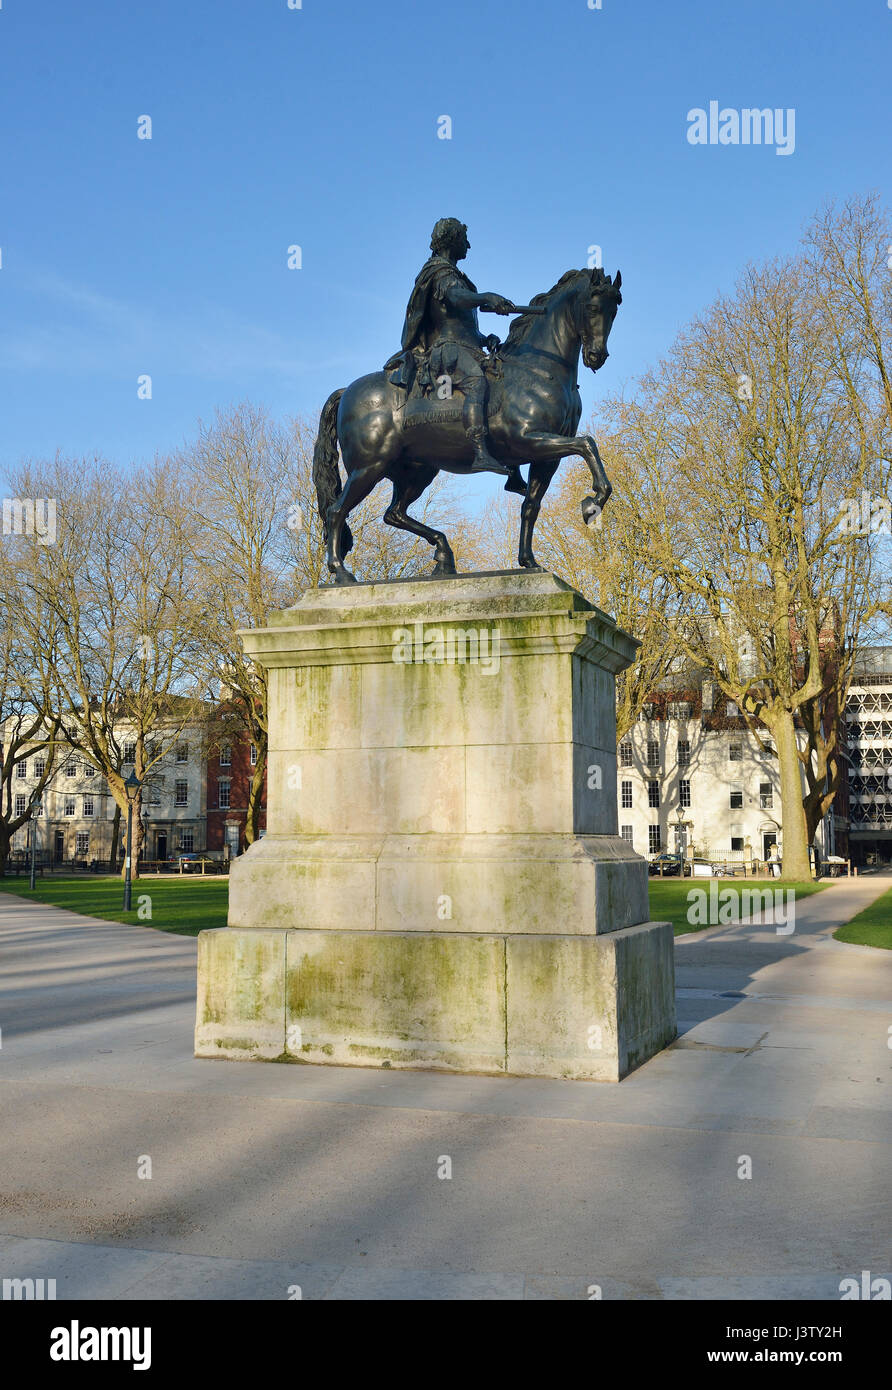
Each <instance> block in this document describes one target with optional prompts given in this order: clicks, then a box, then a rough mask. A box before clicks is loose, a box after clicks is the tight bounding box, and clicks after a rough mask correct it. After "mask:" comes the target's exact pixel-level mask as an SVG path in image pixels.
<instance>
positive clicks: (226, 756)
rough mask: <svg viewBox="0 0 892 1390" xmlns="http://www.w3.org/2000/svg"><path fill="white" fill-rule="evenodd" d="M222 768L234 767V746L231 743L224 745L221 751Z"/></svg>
mask: <svg viewBox="0 0 892 1390" xmlns="http://www.w3.org/2000/svg"><path fill="white" fill-rule="evenodd" d="M220 766H221V767H232V745H231V744H229V743H224V745H223V747H222V748H221V749H220Z"/></svg>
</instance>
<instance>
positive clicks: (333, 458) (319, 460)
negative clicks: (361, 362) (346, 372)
mask: <svg viewBox="0 0 892 1390" xmlns="http://www.w3.org/2000/svg"><path fill="white" fill-rule="evenodd" d="M345 389H346V388H345V387H343V386H342V387H341V388H340V390H338V391H332V393H331V395H330V396H329V398H328V400H327V401H326V402H325V405H324V406H323V407H322V414H321V416H320V417H319V433H318V434H317V435H316V447H315V448H314V450H313V483H314V485H315V488H316V500H317V503H318V506H319V515H320V516H321V518H322V526H323V529H324V531H325V539H326V541H328V509H329V507H331V506H332V505H333V503H335V502H337V500H338V498H339V497H340V495H341V491H342V489H341V472H340V469H339V468H338V405H339V404H340V400H341V397H342V396H343V394H344V391H345ZM352 549H353V534H352V532H351V530H350V527H349V526H347V525H346V524H345V526H344V554H345V555H346V554H347V553H348V551H350V550H352Z"/></svg>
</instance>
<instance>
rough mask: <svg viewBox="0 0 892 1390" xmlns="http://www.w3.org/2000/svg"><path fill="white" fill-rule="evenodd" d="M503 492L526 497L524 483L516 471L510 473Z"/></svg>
mask: <svg viewBox="0 0 892 1390" xmlns="http://www.w3.org/2000/svg"><path fill="white" fill-rule="evenodd" d="M505 491H506V492H516V493H517V494H518V496H520V497H526V495H527V485H526V483H525V482H524V480H523V477H522V475H521V474H520V473H518V472H517V470H516V469H515V470H514V471H513V472H512V473H511V475H510V477H509V478H508V481H507V483H506V484H505Z"/></svg>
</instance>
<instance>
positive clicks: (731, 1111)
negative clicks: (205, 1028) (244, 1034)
mask: <svg viewBox="0 0 892 1390" xmlns="http://www.w3.org/2000/svg"><path fill="white" fill-rule="evenodd" d="M890 883H892V878H890V877H888V876H886V877H885V878H884V877H883V876H881V875H876V876H871V877H870V878H866V877H865V878H864V879H860V880H854V881H852V882H851V883H842V884H834V885H833V886H832V887H830V888H829V889H827V890H826V891H825V892H824V893H821V894H816V895H814V896H813V897H811V898H809V899H807V900H805V901H804V902H803V903H802V904H801V906H800V910H799V912H798V914H797V920H796V932H795V934H794V937H793V938H789V937H777V936H776V935H775V934H773V933H772V932H771V931H767V930H765V929H764V924H762V923H756V924H753V930H752V931H751V932H750V929H749V928H748V927H747V926H746V925H745V924H735V925H734V927H733V928H714V929H711V930H709V931H708V932H706V933H703V934H699V935H691V936H686V937H683V938H679V939H678V942H677V956H676V961H677V975H678V984H679V990H678V1006H679V1012H680V1017H681V1018H682V1019H683V1025H682V1029H681V1031H680V1036H679V1039H678V1041H677V1042H676V1044H675V1045H674V1046H672V1047H671V1048H668V1049H667V1050H665V1051H664V1052H662V1053H660V1054H659V1055H658V1056H657V1057H655V1058H653V1059H652V1060H651V1061H650V1062H648V1063H647V1064H646V1065H645V1066H644V1067H642V1068H641V1069H640V1070H639V1071H637V1072H635V1073H633V1074H632V1075H631V1076H629V1077H628V1078H627V1079H626V1080H625V1081H623V1082H622V1083H621V1084H620V1085H618V1086H617V1085H609V1084H605V1083H586V1082H562V1081H550V1080H538V1079H535V1078H494V1077H484V1076H449V1075H443V1074H438V1073H424V1072H413V1073H397V1072H386V1071H380V1072H379V1071H376V1070H366V1069H358V1068H349V1067H318V1068H317V1067H310V1066H300V1065H275V1064H271V1065H263V1064H256V1063H240V1062H221V1061H213V1062H212V1061H198V1060H196V1059H195V1058H194V1057H193V1056H192V1027H193V1021H194V997H195V941H194V939H192V938H185V937H182V938H180V937H172V936H168V935H166V934H164V933H159V932H157V931H155V930H153V929H152V928H150V927H128V926H121V925H118V924H114V923H104V922H99V921H95V920H93V919H89V918H83V917H77V916H74V915H73V914H70V913H66V912H64V911H63V910H61V909H55V908H44V907H40V906H38V905H35V904H30V903H26V902H24V901H22V900H20V899H16V898H14V897H8V896H6V895H4V896H3V897H2V898H0V963H2V972H3V973H2V987H0V1028H2V1048H0V1102H2V1104H3V1114H4V1124H3V1126H2V1128H0V1275H2V1276H3V1277H10V1278H14V1277H18V1278H24V1277H34V1278H38V1277H44V1278H49V1277H52V1278H56V1279H57V1290H58V1293H57V1296H58V1297H66V1298H68V1297H83V1298H100V1297H114V1298H126V1299H136V1298H159V1299H164V1298H177V1299H180V1298H183V1299H197V1298H202V1299H205V1298H207V1299H220V1300H240V1299H275V1298H287V1297H291V1296H293V1295H290V1294H289V1293H288V1290H289V1288H292V1287H293V1286H300V1288H301V1293H302V1296H303V1297H304V1298H326V1299H339V1298H343V1299H347V1300H354V1299H366V1298H368V1299H377V1300H392V1299H407V1300H410V1299H411V1300H415V1299H430V1298H436V1299H472V1300H477V1299H480V1300H504V1299H517V1298H524V1299H527V1298H529V1299H542V1298H553V1299H560V1300H566V1299H578V1298H586V1299H591V1298H593V1297H594V1296H595V1295H593V1294H592V1292H590V1290H591V1289H592V1288H594V1287H596V1286H597V1288H599V1289H600V1292H601V1297H602V1298H604V1299H610V1298H624V1299H662V1298H669V1299H699V1298H732V1297H734V1298H737V1297H740V1298H747V1299H754V1300H758V1299H775V1298H793V1297H817V1298H822V1299H833V1298H838V1297H839V1293H838V1286H839V1282H840V1280H841V1279H842V1278H845V1277H849V1276H851V1275H860V1271H861V1270H862V1269H870V1270H871V1271H872V1273H873V1274H874V1275H875V1276H876V1275H885V1276H887V1277H888V1273H889V1266H890V1257H889V1246H888V1234H887V1233H888V1231H889V1229H890V1224H892V1223H890V1203H889V1186H890V1185H889V1179H888V1153H889V1149H888V1145H889V1143H890V1142H892V1124H890V1106H889V1102H888V1098H889V1089H888V1087H889V1080H890V1059H892V1053H890V1051H889V1049H888V1047H887V1045H886V1040H887V1028H888V1025H889V1019H890V1017H892V952H881V951H874V950H871V949H870V948H866V947H848V946H845V945H843V944H842V943H838V942H835V941H832V940H831V939H830V936H829V933H830V932H832V931H833V930H834V929H835V926H836V925H838V924H839V923H840V922H841V921H843V920H846V919H847V914H849V915H850V914H851V913H852V912H853V911H857V910H860V908H861V907H863V906H865V905H866V903H867V902H868V901H872V900H873V898H875V897H877V896H878V895H879V894H880V893H881V892H882V891H884V890H885V889H886V888H887V887H889V886H890ZM146 1157H148V1158H150V1159H151V1162H152V1176H151V1178H140V1177H139V1175H138V1170H139V1164H140V1161H141V1160H143V1159H145V1158H146ZM743 1157H747V1158H749V1160H750V1161H751V1167H752V1176H751V1177H741V1176H739V1171H740V1167H741V1159H742V1158H743ZM444 1160H448V1161H449V1165H451V1176H443V1175H442V1174H443V1171H444ZM446 1166H448V1165H446Z"/></svg>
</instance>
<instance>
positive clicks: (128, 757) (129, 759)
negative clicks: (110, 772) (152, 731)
mask: <svg viewBox="0 0 892 1390" xmlns="http://www.w3.org/2000/svg"><path fill="white" fill-rule="evenodd" d="M124 762H125V763H135V762H136V744H135V743H125V744H124Z"/></svg>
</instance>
